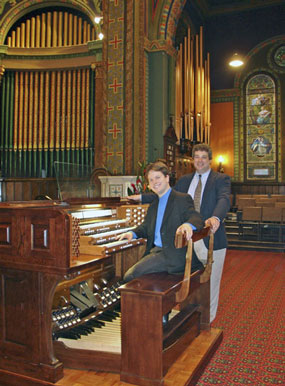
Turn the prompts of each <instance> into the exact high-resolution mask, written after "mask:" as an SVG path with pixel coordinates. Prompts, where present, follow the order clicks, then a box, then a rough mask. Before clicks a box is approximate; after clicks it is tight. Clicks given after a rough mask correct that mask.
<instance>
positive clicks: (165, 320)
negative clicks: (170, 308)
mask: <svg viewBox="0 0 285 386" xmlns="http://www.w3.org/2000/svg"><path fill="white" fill-rule="evenodd" d="M169 314H170V312H168V313H167V314H165V315H163V316H162V324H163V325H164V326H165V325H166V324H167V323H168V320H169Z"/></svg>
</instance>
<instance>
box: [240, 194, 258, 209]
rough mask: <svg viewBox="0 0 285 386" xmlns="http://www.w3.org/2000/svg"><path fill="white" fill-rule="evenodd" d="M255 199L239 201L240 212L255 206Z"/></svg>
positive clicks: (248, 198)
mask: <svg viewBox="0 0 285 386" xmlns="http://www.w3.org/2000/svg"><path fill="white" fill-rule="evenodd" d="M255 204H256V201H255V198H252V197H242V198H239V200H238V206H237V207H238V210H243V208H244V207H248V206H255Z"/></svg>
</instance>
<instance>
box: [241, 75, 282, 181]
mask: <svg viewBox="0 0 285 386" xmlns="http://www.w3.org/2000/svg"><path fill="white" fill-rule="evenodd" d="M245 116H246V125H245V127H246V133H245V134H246V135H245V138H246V176H247V180H260V179H263V180H274V179H276V148H277V146H276V87H275V82H274V80H273V79H272V78H271V77H270V76H269V75H267V74H257V75H254V76H253V77H251V78H250V79H249V81H248V82H247V85H246V114H245Z"/></svg>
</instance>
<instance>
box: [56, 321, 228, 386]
mask: <svg viewBox="0 0 285 386" xmlns="http://www.w3.org/2000/svg"><path fill="white" fill-rule="evenodd" d="M221 340H222V331H221V330H219V329H214V328H212V329H211V330H210V331H202V332H201V334H200V335H199V336H198V337H197V338H196V339H195V341H194V342H193V343H192V344H191V345H190V346H189V347H188V348H187V349H186V350H185V351H184V352H183V353H182V354H181V355H180V357H179V358H178V359H177V361H176V362H175V363H174V364H173V365H172V366H171V368H170V369H169V371H168V372H167V374H166V376H165V380H164V385H165V386H184V385H192V384H195V380H194V379H195V376H196V375H197V374H198V373H200V372H201V371H202V370H203V367H204V366H205V365H206V363H207V362H208V360H209V359H210V358H211V356H212V354H213V353H214V352H215V349H216V347H217V346H218V345H219V343H220V342H221ZM205 359H206V361H205ZM55 385H56V386H95V385H98V386H99V385H100V386H123V385H130V384H129V383H125V382H121V381H120V375H119V374H111V373H99V372H94V371H81V370H72V369H65V370H64V378H62V379H61V380H60V381H58V382H57V383H56V384H55Z"/></svg>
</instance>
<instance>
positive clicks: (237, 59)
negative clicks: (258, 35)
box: [229, 53, 244, 67]
mask: <svg viewBox="0 0 285 386" xmlns="http://www.w3.org/2000/svg"><path fill="white" fill-rule="evenodd" d="M243 64H244V62H243V59H242V57H241V56H240V55H238V54H237V53H235V54H234V55H233V56H232V58H231V60H230V61H229V65H230V66H231V67H240V66H242V65H243Z"/></svg>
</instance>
